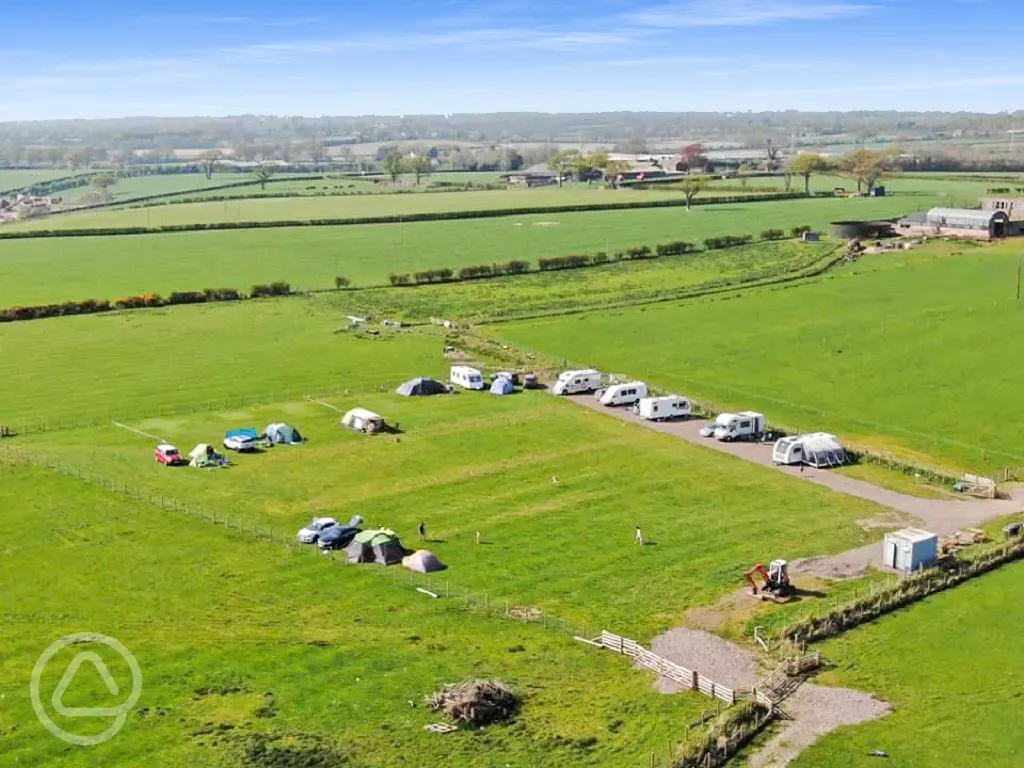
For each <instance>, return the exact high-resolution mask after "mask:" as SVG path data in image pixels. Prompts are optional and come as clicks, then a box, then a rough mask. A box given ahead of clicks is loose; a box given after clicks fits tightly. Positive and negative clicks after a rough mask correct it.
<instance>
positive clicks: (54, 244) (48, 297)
mask: <svg viewBox="0 0 1024 768" xmlns="http://www.w3.org/2000/svg"><path fill="white" fill-rule="evenodd" d="M476 194H479V195H481V196H487V195H490V194H496V195H500V194H502V193H491V192H481V193H476ZM399 197H401V198H402V199H408V198H411V197H413V196H411V195H405V196H399ZM438 197H439V198H447V197H450V195H446V194H442V195H439V196H438ZM364 199H366V198H364ZM375 199H376V198H375ZM268 202H272V201H268ZM907 205H908V201H907V200H906V199H904V200H902V201H901V200H900V199H898V198H880V199H862V200H828V199H815V200H789V201H777V202H758V203H746V204H728V205H712V206H706V207H703V208H695V209H693V210H692V211H690V212H689V213H687V212H686V211H685V210H683V209H682V208H665V209H647V210H626V211H600V212H590V213H561V214H545V215H534V216H502V217H498V218H489V219H476V220H463V221H435V222H421V223H415V224H386V225H379V224H378V225H361V226H341V227H310V228H282V229H268V230H261V229H253V230H243V231H219V232H183V233H173V234H162V235H132V236H109V237H78V238H53V239H49V238H47V239H40V240H6V241H0V306H11V305H14V304H38V303H48V302H55V301H67V300H80V299H85V298H90V297H95V298H115V297H117V296H123V295H131V294H136V293H140V292H146V291H154V292H158V293H164V294H166V293H169V292H170V291H174V290H197V289H200V290H201V289H203V288H218V287H232V288H241V289H248V287H249V286H250V285H252V284H253V283H259V282H271V281H274V280H286V281H288V282H290V283H291V284H292V285H293V286H295V287H298V288H332V287H333V286H334V278H335V277H336V276H339V275H341V276H344V277H347V278H349V279H350V280H352V281H353V283H354V284H355V285H357V286H359V285H362V286H365V285H380V284H386V283H387V279H388V275H389V274H390V273H392V272H415V271H417V270H423V269H434V268H444V267H450V268H453V269H456V270H457V269H458V268H459V267H462V266H467V265H475V264H491V263H493V262H496V261H508V260H510V259H523V260H526V261H530V262H533V263H536V261H537V259H538V258H540V257H545V256H566V255H568V254H572V253H590V254H594V253H597V252H599V251H606V252H608V253H614V252H615V251H619V250H625V249H627V248H630V247H633V246H638V245H644V244H648V245H651V246H653V245H655V244H657V243H665V242H672V241H677V240H688V241H691V242H695V243H698V244H699V243H701V242H702V241H703V240H704V238H707V237H712V236H718V235H742V234H752V235H754V236H755V237H756V236H758V235H759V234H760V233H761V232H762V231H763V230H765V229H771V228H780V229H787V230H788V229H789V228H790V227H793V226H798V225H803V224H807V225H810V226H814V227H818V228H821V227H825V226H826V225H827V224H828V222H829V221H833V220H835V219H842V218H875V217H880V216H895V215H898V214H900V213H903V212H905V210H906V207H907ZM154 210H156V209H154ZM55 274H59V275H60V276H61V279H60V281H59V282H58V281H55V280H54V279H53V275H55Z"/></svg>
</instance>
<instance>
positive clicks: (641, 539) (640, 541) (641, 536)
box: [633, 523, 644, 547]
mask: <svg viewBox="0 0 1024 768" xmlns="http://www.w3.org/2000/svg"><path fill="white" fill-rule="evenodd" d="M633 541H635V542H636V543H637V544H639V545H640V546H641V547H642V546H643V545H644V532H643V531H641V530H640V523H637V524H636V536H634V537H633Z"/></svg>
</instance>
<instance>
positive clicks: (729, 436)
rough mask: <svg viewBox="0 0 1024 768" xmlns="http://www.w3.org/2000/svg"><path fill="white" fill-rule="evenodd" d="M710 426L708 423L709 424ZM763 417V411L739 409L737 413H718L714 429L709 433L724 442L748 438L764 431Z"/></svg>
mask: <svg viewBox="0 0 1024 768" xmlns="http://www.w3.org/2000/svg"><path fill="white" fill-rule="evenodd" d="M709 426H710V425H709ZM764 427H765V418H764V414H763V413H755V412H754V411H740V412H739V413H720V414H718V418H717V419H715V423H714V431H713V432H711V435H712V436H713V437H714V438H715V439H716V440H722V441H724V442H726V443H729V442H732V441H733V440H750V439H754V438H757V437H759V436H760V435H761V434H762V433H763V432H764Z"/></svg>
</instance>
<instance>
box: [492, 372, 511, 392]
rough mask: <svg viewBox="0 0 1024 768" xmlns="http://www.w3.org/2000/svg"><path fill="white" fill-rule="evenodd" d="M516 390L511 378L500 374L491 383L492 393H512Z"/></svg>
mask: <svg viewBox="0 0 1024 768" xmlns="http://www.w3.org/2000/svg"><path fill="white" fill-rule="evenodd" d="M515 391H516V386H515V384H513V383H512V380H511V379H506V378H505V377H504V376H499V377H498V378H496V379H495V380H494V383H493V384H491V394H492V395H511V394H512V393H513V392H515Z"/></svg>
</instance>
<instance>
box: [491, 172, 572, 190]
mask: <svg viewBox="0 0 1024 768" xmlns="http://www.w3.org/2000/svg"><path fill="white" fill-rule="evenodd" d="M501 180H502V181H504V182H505V183H506V184H509V185H511V186H514V187H550V186H552V185H553V184H557V183H558V177H557V176H556V175H555V174H553V173H547V172H544V173H532V172H530V171H523V172H522V173H509V174H506V175H504V176H502V177H501Z"/></svg>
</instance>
